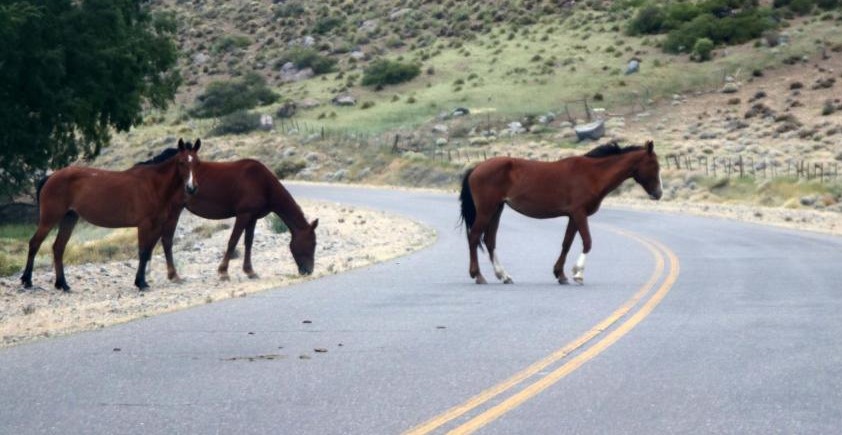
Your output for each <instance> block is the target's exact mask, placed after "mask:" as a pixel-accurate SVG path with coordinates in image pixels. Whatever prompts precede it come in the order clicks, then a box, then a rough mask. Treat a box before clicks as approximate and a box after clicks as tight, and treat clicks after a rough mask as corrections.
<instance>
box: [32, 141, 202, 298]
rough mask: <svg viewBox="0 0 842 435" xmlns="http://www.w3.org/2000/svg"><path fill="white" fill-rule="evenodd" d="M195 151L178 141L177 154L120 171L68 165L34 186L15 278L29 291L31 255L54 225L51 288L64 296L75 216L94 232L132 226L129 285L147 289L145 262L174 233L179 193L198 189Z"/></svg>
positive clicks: (166, 154) (182, 195)
mask: <svg viewBox="0 0 842 435" xmlns="http://www.w3.org/2000/svg"><path fill="white" fill-rule="evenodd" d="M198 149H199V148H198V146H197V147H195V149H194V148H192V147H191V145H190V144H189V143H187V144H185V143H184V141H183V140H179V141H178V149H174V148H169V149H167V150H164V152H162V153H161V154H160V155H158V156H156V157H155V158H153V159H151V160H148V161H146V162H143V163H139V164H137V165H135V166H133V167H132V168H129V169H127V170H125V171H106V170H102V169H94V168H84V167H79V166H68V167H66V168H63V169H60V170H58V171H56V172H55V173H53V174H52V175H50V176H49V177H47V178H45V179H44V180H42V181H41V182H40V183H39V185H38V204H39V206H40V216H39V219H38V229H37V230H36V231H35V235H33V236H32V238H31V239H30V240H29V253H28V255H27V258H26V268H25V269H24V271H23V275H22V276H21V278H20V279H21V282H22V283H23V286H24V287H25V288H30V287H32V267H33V261H34V259H35V254H36V253H38V249H39V248H40V247H41V242H43V241H44V238H45V237H47V234H48V233H49V232H50V230H51V229H52V228H53V227H54V226H55V225H56V224H59V230H58V235H57V236H56V240H55V242H54V243H53V262H54V264H55V269H56V281H55V287H56V288H57V289H61V290H64V291H70V286H68V285H67V280H66V279H65V277H64V264H63V261H62V259H63V256H64V248H65V246H67V241H68V240H70V235H71V233H72V232H73V227H74V226H76V222H77V221H78V220H79V217H80V216H81V217H82V219H85V220H86V221H88V222H90V223H92V224H94V225H97V226H100V227H107V228H124V227H137V241H138V256H139V259H140V263H139V264H138V267H137V274H136V275H135V281H134V283H135V285H136V286H137V287H138V288H139V289H140V290H145V289H146V288H148V287H149V285H148V284H147V283H146V263H147V262H148V261H149V257H150V256H151V255H152V249H153V248H154V247H155V244H156V243H157V242H158V239H159V238H161V235H162V234H163V233H164V232H165V230H167V231H169V229H170V228H171V229H172V231H175V226H176V224H177V223H178V216H179V213H180V212H181V209H182V208H183V207H184V198H185V193H188V194H192V193H195V192H196V191H197V189H198V185H197V183H196V178H195V176H194V172H195V171H194V167H195V165H196V163H197V162H198V158H197V157H196V151H198ZM167 261H168V262H171V261H172V259H171V258H168V260H167Z"/></svg>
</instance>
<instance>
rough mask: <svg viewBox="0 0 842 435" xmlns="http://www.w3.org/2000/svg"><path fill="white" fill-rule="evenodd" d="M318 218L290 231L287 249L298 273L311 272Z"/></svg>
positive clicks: (307, 273) (305, 273) (306, 273)
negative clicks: (290, 237)
mask: <svg viewBox="0 0 842 435" xmlns="http://www.w3.org/2000/svg"><path fill="white" fill-rule="evenodd" d="M318 226H319V220H318V219H316V220H314V221H313V222H312V223H310V224H307V225H305V227H304V228H303V229H298V230H295V231H292V240H291V241H290V242H289V250H290V252H292V258H293V259H295V264H296V265H297V266H298V273H300V274H301V275H309V274H311V273H313V259H314V257H315V252H316V227H318Z"/></svg>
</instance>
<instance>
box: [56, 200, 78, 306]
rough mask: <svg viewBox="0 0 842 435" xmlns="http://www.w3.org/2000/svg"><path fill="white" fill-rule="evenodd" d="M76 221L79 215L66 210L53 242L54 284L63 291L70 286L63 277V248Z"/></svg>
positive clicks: (68, 290)
mask: <svg viewBox="0 0 842 435" xmlns="http://www.w3.org/2000/svg"><path fill="white" fill-rule="evenodd" d="M78 221H79V215H78V214H76V212H73V211H70V212H67V214H65V215H64V217H63V218H62V219H61V223H60V224H59V227H58V235H56V240H55V242H53V262H54V263H55V268H56V283H55V286H56V288H57V289H59V290H62V291H64V292H70V286H69V285H67V280H66V279H65V277H64V248H65V247H66V246H67V242H68V241H69V240H70V235H71V234H72V233H73V228H74V227H75V226H76V222H78Z"/></svg>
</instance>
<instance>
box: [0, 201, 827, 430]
mask: <svg viewBox="0 0 842 435" xmlns="http://www.w3.org/2000/svg"><path fill="white" fill-rule="evenodd" d="M291 190H292V191H293V194H294V195H296V196H301V197H308V198H313V199H324V200H333V201H339V202H346V203H353V204H356V205H361V206H367V207H372V208H378V209H384V210H387V211H391V212H396V213H399V214H403V215H405V216H409V217H412V218H414V219H416V220H418V221H421V222H423V223H425V224H427V225H430V226H432V227H434V228H436V229H437V230H438V234H439V239H438V241H437V242H436V243H435V244H434V245H433V246H431V247H429V248H427V249H424V250H423V251H421V252H419V253H416V254H413V255H410V256H407V257H403V258H398V259H394V260H392V261H389V262H386V263H383V264H380V265H376V266H372V267H368V268H365V269H360V270H355V271H352V272H349V273H345V274H342V275H337V276H332V277H327V278H323V279H319V280H315V281H311V282H308V283H304V284H301V285H296V286H292V287H286V288H282V289H278V290H274V291H268V292H264V293H261V294H258V295H254V296H249V297H247V298H237V299H230V300H226V301H222V302H218V303H214V304H209V305H205V306H201V307H196V308H193V309H189V310H185V311H181V312H177V313H171V314H166V315H162V316H157V317H154V318H149V319H145V320H141V321H135V322H131V323H128V324H124V325H118V326H114V327H110V328H105V329H102V330H99V331H93V332H86V333H81V334H76V335H72V336H68V337H61V338H53V339H48V340H43V341H40V342H36V343H32V344H27V345H21V346H17V347H13V348H9V349H3V350H0V433H3V434H5V433H14V434H29V433H62V434H64V433H144V434H145V433H202V434H206V433H284V434H298V433H314V434H315V433H318V434H333V433H336V434H344V433H360V434H379V433H402V432H410V433H444V432H452V433H470V432H473V431H479V432H481V433H500V434H510V433H524V434H534V433H548V434H550V433H551V434H558V433H576V434H582V433H585V434H587V433H593V434H605V433H647V434H653V433H676V432H684V433H711V432H714V433H740V434H744V433H764V434H765V433H770V432H781V433H838V431H839V428H840V427H842V406H839V404H840V403H842V315H841V314H840V313H842V284H841V283H842V268H840V265H842V240H840V239H839V238H832V237H826V236H819V235H813V234H807V233H799V232H794V231H784V230H777V229H772V228H766V227H761V226H754V225H747V224H741V223H735V222H730V221H725V220H716V219H705V218H697V217H686V216H678V215H666V214H657V213H643V212H632V211H621V210H603V211H601V212H600V213H598V214H597V215H596V216H595V218H594V219H593V220H592V222H593V223H592V233H593V235H594V249H593V252H592V255H590V256H589V258H588V264H587V270H586V273H585V280H586V284H585V286H559V285H557V284H555V283H554V280H553V277H552V274H551V270H552V265H553V263H554V262H555V259H556V256H557V255H558V251H559V249H560V244H561V237H562V235H563V231H564V222H563V221H561V220H546V221H538V220H531V219H528V218H523V217H521V216H518V215H517V214H516V213H514V212H512V211H511V210H509V211H506V212H505V213H504V215H503V219H502V223H501V228H500V234H499V237H498V250H499V254H500V257H501V260H502V262H503V264H504V265H505V266H506V268H507V270H508V272H509V273H510V274H511V275H512V276H513V277H514V279H515V283H516V284H515V285H502V284H498V283H496V282H495V283H493V284H491V285H488V286H476V285H474V284H472V282H471V280H470V279H469V278H468V276H467V246H466V243H465V240H464V234H463V233H461V232H459V230H458V229H457V214H458V206H457V202H456V199H455V195H442V194H435V193H420V192H406V191H397V190H374V189H358V188H342V187H322V186H293V187H292V189H291ZM257 237H259V235H258V236H257ZM579 247H580V242H579V241H578V240H577V242H576V244H575V245H574V250H573V254H576V253H577V252H578V250H579V249H580V248H579ZM255 255H260V253H259V252H257V253H255ZM571 258H573V259H575V255H571ZM317 261H318V260H317ZM570 266H572V264H568V270H569V267H570ZM481 267H483V268H484V271H485V274H486V277H488V278H493V271H492V270H491V267H490V264H488V262H487V261H483V262H481ZM305 321H307V322H306V323H305ZM117 349H119V350H117ZM315 349H319V350H320V351H319V352H317V351H315Z"/></svg>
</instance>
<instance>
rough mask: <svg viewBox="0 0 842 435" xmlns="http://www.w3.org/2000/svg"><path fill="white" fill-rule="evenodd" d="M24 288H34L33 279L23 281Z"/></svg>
mask: <svg viewBox="0 0 842 435" xmlns="http://www.w3.org/2000/svg"><path fill="white" fill-rule="evenodd" d="M21 284H23V288H32V281H21Z"/></svg>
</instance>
